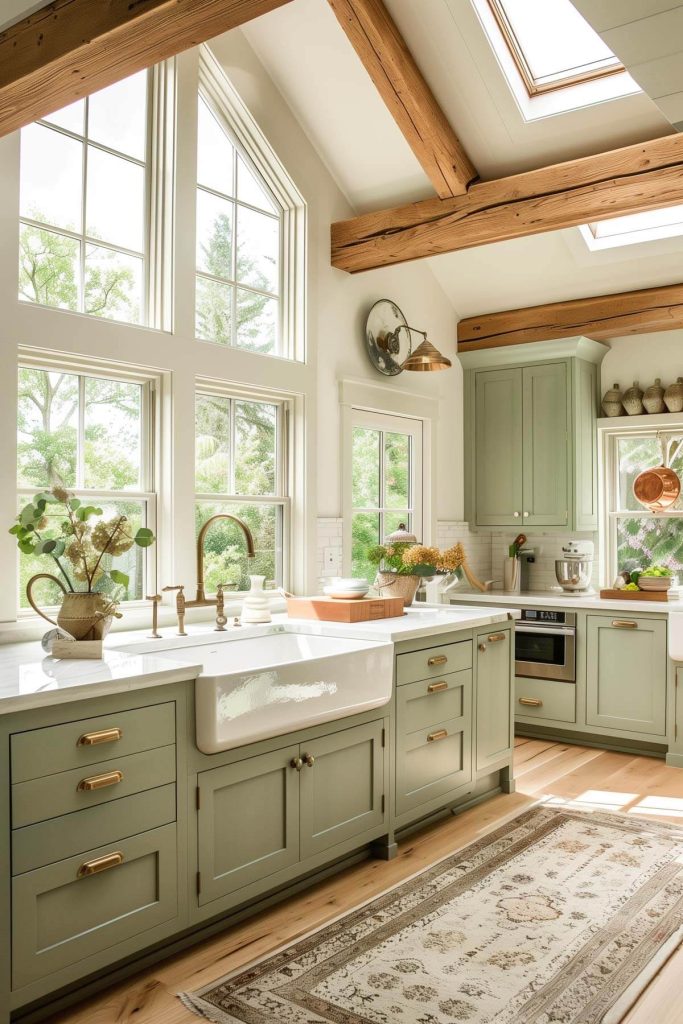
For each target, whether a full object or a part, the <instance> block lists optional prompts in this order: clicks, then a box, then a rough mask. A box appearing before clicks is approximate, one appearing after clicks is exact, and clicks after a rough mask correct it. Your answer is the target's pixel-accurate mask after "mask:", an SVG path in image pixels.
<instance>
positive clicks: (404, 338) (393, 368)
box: [365, 299, 452, 377]
mask: <svg viewBox="0 0 683 1024" xmlns="http://www.w3.org/2000/svg"><path fill="white" fill-rule="evenodd" d="M413 334H420V335H421V336H422V341H421V342H420V344H419V345H418V347H417V348H416V349H415V350H414V351H413V348H412V345H411V335H413ZM365 340H366V346H367V351H368V355H369V357H370V361H371V363H372V365H373V366H374V367H375V369H376V370H379V372H380V373H383V374H384V375H385V376H388V377H395V376H396V375H397V374H399V373H402V372H403V370H410V371H413V372H416V373H429V372H431V371H433V370H447V369H448V367H449V366H451V365H452V364H451V361H450V359H448V358H447V357H446V356H444V355H442V354H441V352H439V350H438V349H437V348H436V347H435V346H434V345H432V343H431V342H430V341H429V340H428V339H427V332H426V331H421V330H420V329H419V328H417V327H410V325H409V324H407V323H406V319H405V317H404V316H403V313H402V312H401V310H400V309H399V308H398V306H397V305H396V303H395V302H391V301H390V300H389V299H380V300H379V302H376V303H375V304H374V306H373V307H372V309H371V310H370V312H369V314H368V319H367V323H366V326H365Z"/></svg>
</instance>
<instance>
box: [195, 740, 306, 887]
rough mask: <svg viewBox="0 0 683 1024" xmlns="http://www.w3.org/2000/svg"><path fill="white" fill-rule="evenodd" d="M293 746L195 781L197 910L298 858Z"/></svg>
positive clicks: (295, 748)
mask: <svg viewBox="0 0 683 1024" xmlns="http://www.w3.org/2000/svg"><path fill="white" fill-rule="evenodd" d="M298 757H299V746H298V744H294V745H292V746H289V747H283V748H282V749H281V750H276V751H274V752H272V753H268V754H261V755H259V756H258V757H248V758H246V759H245V760H244V761H238V762H237V763H236V764H228V765H224V766H223V767H221V768H213V769H212V770H211V771H207V772H201V773H200V774H199V776H198V779H197V797H198V806H199V810H198V813H197V839H198V850H199V857H198V864H199V878H200V882H199V886H198V888H199V892H198V899H199V904H200V906H201V905H203V904H205V903H210V902H211V901H212V900H215V899H218V898H219V897H221V896H226V895H227V894H228V893H232V892H235V890H236V889H240V888H242V887H243V886H245V885H248V884H249V883H250V882H255V881H257V880H258V879H261V878H266V877H267V876H268V875H272V874H274V873H275V872H276V871H280V870H281V869H282V868H286V867H289V865H291V864H296V863H297V861H298V860H299V773H298V772H297V771H296V768H294V767H293V766H292V763H293V762H296V761H297V759H298Z"/></svg>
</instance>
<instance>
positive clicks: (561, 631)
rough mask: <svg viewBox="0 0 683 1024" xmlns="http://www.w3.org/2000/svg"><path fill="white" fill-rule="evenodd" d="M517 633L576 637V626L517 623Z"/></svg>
mask: <svg viewBox="0 0 683 1024" xmlns="http://www.w3.org/2000/svg"><path fill="white" fill-rule="evenodd" d="M515 633H550V634H553V635H555V636H576V629H575V628H574V626H532V625H529V624H528V623H521V624H520V623H517V622H515Z"/></svg>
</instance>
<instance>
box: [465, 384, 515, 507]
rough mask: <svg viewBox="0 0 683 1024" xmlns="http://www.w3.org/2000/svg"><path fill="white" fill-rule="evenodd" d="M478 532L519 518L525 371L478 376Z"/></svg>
mask: <svg viewBox="0 0 683 1024" xmlns="http://www.w3.org/2000/svg"><path fill="white" fill-rule="evenodd" d="M474 382H475V383H474V387H475V416H474V421H475V425H474V430H475V438H476V451H477V455H476V457H477V461H478V464H479V466H480V468H481V471H480V472H478V473H477V474H476V475H475V481H476V506H477V522H478V525H479V526H499V525H500V524H501V523H504V524H511V523H513V522H514V521H515V519H518V518H520V516H521V508H522V500H523V498H522V475H521V473H520V472H519V455H520V452H521V450H522V438H523V431H522V371H521V370H518V369H504V370H486V371H484V372H481V373H477V374H475V376H474Z"/></svg>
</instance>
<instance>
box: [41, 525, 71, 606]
mask: <svg viewBox="0 0 683 1024" xmlns="http://www.w3.org/2000/svg"><path fill="white" fill-rule="evenodd" d="M34 533H35V535H36V537H37V538H38V540H42V539H43V538H42V537H41V536H40V534H39V533H38V531H37V530H34ZM50 557H51V558H52V561H53V562H55V563H56V565H57V568H58V569H59V571H60V572H61V574H62V576H63V577H64V579H65V580H66V582H67V583H68V585H69V590H70V591H71V593H72V594H75V593H76V591H75V588H74V585H73V583H72V582H71V580H70V579H69V577H68V575H67V572H66V569H65V568H64V566H63V565H62V563H61V562H60V561H59V559H58V558H57V556H56V555H51V556H50Z"/></svg>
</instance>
